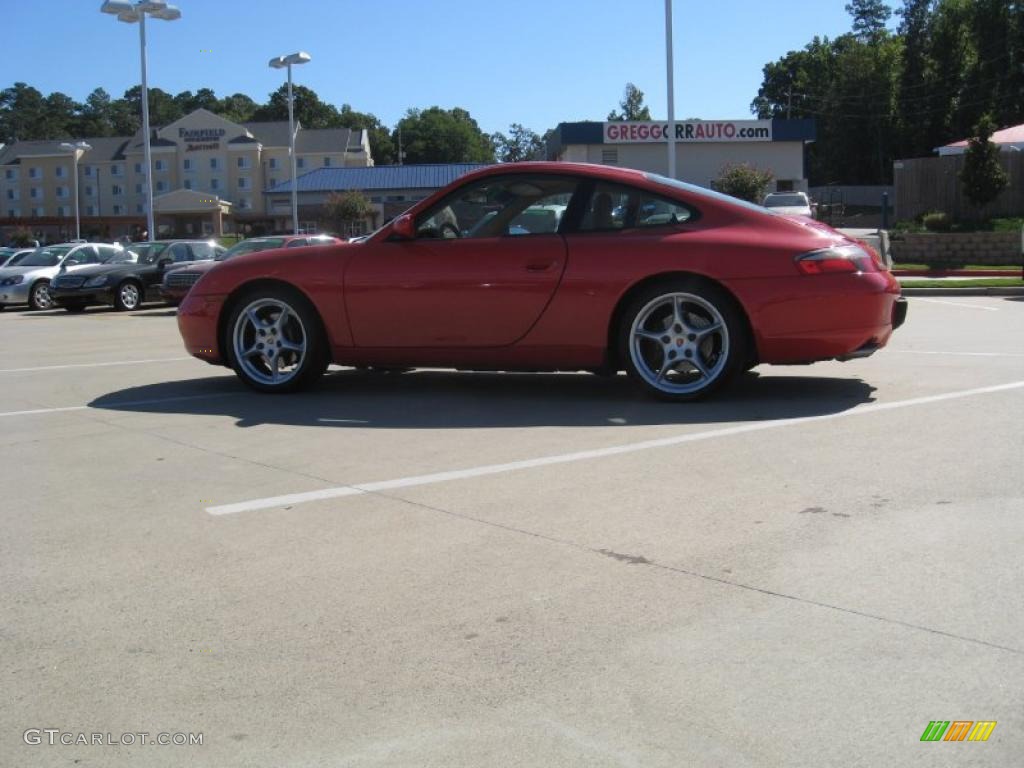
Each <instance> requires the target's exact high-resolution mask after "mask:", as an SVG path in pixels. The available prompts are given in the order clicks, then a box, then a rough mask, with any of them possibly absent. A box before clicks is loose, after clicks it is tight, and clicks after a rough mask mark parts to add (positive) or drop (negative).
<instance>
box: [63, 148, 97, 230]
mask: <svg viewBox="0 0 1024 768" xmlns="http://www.w3.org/2000/svg"><path fill="white" fill-rule="evenodd" d="M60 147H61V149H67V150H70V151H71V157H72V162H71V168H72V170H71V174H72V180H73V182H74V185H75V240H81V239H82V219H81V217H80V216H79V213H78V160H79V158H80V157H81V156H82V154H84V153H85V152H88V151H89V150H90V149H92V147H91V146H89V145H88V144H86V143H85V142H84V141H76V142H75V143H74V144H70V143H68V142H66V141H65V142H62V143H61V145H60Z"/></svg>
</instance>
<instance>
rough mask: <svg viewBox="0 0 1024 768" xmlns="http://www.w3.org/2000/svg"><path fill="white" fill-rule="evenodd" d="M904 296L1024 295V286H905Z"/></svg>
mask: <svg viewBox="0 0 1024 768" xmlns="http://www.w3.org/2000/svg"><path fill="white" fill-rule="evenodd" d="M902 293H903V295H904V296H1024V286H1012V285H1006V286H1002V287H997V286H993V287H990V288H903V289H902Z"/></svg>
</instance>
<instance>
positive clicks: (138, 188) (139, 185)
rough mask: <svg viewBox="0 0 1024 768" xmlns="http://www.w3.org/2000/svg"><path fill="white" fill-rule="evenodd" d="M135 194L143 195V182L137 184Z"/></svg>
mask: <svg viewBox="0 0 1024 768" xmlns="http://www.w3.org/2000/svg"><path fill="white" fill-rule="evenodd" d="M135 194H136V195H141V194H142V185H141V184H136V185H135Z"/></svg>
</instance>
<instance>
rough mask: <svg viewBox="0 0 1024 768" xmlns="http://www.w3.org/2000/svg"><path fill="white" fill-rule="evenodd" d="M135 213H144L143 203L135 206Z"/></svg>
mask: <svg viewBox="0 0 1024 768" xmlns="http://www.w3.org/2000/svg"><path fill="white" fill-rule="evenodd" d="M135 212H136V213H142V212H143V211H142V203H136V204H135Z"/></svg>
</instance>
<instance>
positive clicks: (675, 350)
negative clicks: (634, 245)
mask: <svg viewBox="0 0 1024 768" xmlns="http://www.w3.org/2000/svg"><path fill="white" fill-rule="evenodd" d="M745 337H746V331H745V324H744V322H743V319H742V316H741V314H740V311H739V310H738V308H737V307H736V305H735V302H734V301H733V300H732V299H731V297H729V296H728V294H726V293H725V291H723V290H722V289H720V288H718V287H717V286H715V285H712V284H709V283H706V282H704V281H701V280H697V279H689V278H681V279H677V280H671V281H666V282H663V283H659V284H656V285H653V286H651V287H649V288H647V289H645V290H643V291H641V292H640V293H639V294H638V295H637V296H636V297H634V299H633V300H632V301H631V302H630V304H629V306H628V307H627V308H626V310H625V312H624V313H623V315H622V324H621V327H620V331H619V355H620V358H619V359H620V360H622V361H623V362H624V364H625V366H626V370H627V372H628V373H629V375H630V376H631V377H633V379H634V380H635V381H637V382H638V383H639V384H640V385H641V386H642V387H643V388H644V389H645V390H646V391H647V392H649V393H650V394H653V395H655V396H656V397H660V398H662V399H665V400H676V401H685V400H696V399H699V398H701V397H705V396H707V395H709V394H711V393H712V392H714V391H715V390H717V389H718V388H719V387H721V386H722V385H724V384H725V383H726V382H728V381H729V379H731V378H732V377H733V376H734V375H736V373H737V372H738V370H739V369H740V368H741V367H742V361H744V360H746V351H745V350H746V338H745Z"/></svg>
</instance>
